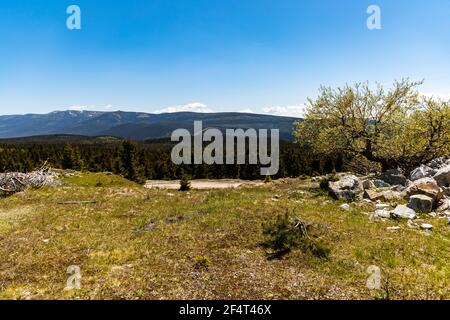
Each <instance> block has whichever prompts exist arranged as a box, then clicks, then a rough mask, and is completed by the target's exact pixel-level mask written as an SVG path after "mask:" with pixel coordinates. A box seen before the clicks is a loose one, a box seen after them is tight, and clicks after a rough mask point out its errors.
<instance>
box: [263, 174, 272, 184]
mask: <svg viewBox="0 0 450 320" xmlns="http://www.w3.org/2000/svg"><path fill="white" fill-rule="evenodd" d="M270 182H272V177H271V176H266V177H265V178H264V183H270Z"/></svg>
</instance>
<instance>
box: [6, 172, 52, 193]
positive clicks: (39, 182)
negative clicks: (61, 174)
mask: <svg viewBox="0 0 450 320" xmlns="http://www.w3.org/2000/svg"><path fill="white" fill-rule="evenodd" d="M57 176H58V174H57V173H56V172H53V171H52V170H50V168H48V167H47V166H43V167H41V168H39V169H38V170H36V171H33V172H29V173H20V172H8V173H1V174H0V193H7V194H8V193H9V194H12V193H16V192H21V191H23V190H25V189H27V188H33V189H39V188H42V187H45V186H49V187H55V186H57V185H58V180H57V179H56V177H57Z"/></svg>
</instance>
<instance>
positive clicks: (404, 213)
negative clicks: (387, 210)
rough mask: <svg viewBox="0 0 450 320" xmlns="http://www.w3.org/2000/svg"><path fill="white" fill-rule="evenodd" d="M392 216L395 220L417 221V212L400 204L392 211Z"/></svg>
mask: <svg viewBox="0 0 450 320" xmlns="http://www.w3.org/2000/svg"><path fill="white" fill-rule="evenodd" d="M391 216H392V217H393V218H401V219H415V218H416V212H415V211H414V210H413V209H411V208H408V207H407V206H405V205H402V204H399V205H398V206H397V207H396V208H395V209H394V210H392V211H391Z"/></svg>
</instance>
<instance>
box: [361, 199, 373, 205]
mask: <svg viewBox="0 0 450 320" xmlns="http://www.w3.org/2000/svg"><path fill="white" fill-rule="evenodd" d="M362 202H365V203H368V204H373V201H372V200H370V199H363V200H362Z"/></svg>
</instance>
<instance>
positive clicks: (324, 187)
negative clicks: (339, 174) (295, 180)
mask: <svg viewBox="0 0 450 320" xmlns="http://www.w3.org/2000/svg"><path fill="white" fill-rule="evenodd" d="M329 186H330V181H329V180H328V179H326V178H323V179H322V180H320V183H319V187H320V189H322V190H328V187H329Z"/></svg>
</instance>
